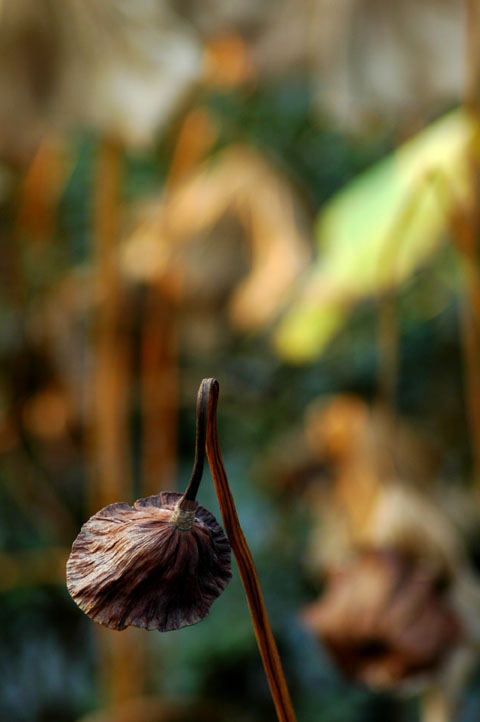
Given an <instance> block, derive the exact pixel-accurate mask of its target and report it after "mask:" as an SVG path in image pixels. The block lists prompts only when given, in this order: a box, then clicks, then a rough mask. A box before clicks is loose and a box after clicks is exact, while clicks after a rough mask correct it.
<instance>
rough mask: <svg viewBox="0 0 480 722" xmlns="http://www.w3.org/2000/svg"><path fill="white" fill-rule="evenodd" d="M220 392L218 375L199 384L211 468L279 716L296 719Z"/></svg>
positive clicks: (288, 721)
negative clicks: (229, 455) (227, 447)
mask: <svg viewBox="0 0 480 722" xmlns="http://www.w3.org/2000/svg"><path fill="white" fill-rule="evenodd" d="M218 395H219V385H218V381H216V380H215V379H204V380H203V381H202V383H201V385H200V389H199V392H198V398H199V400H200V399H202V403H205V399H208V413H207V435H206V449H207V456H208V461H209V464H210V470H211V472H212V477H213V481H214V484H215V491H216V493H217V498H218V503H219V505H220V511H221V513H222V518H223V524H224V526H225V531H226V534H227V537H228V540H229V542H230V544H231V547H232V551H233V554H234V556H235V560H236V562H237V566H238V569H239V572H240V577H241V579H242V584H243V586H244V589H245V593H246V596H247V601H248V606H249V609H250V615H251V617H252V623H253V628H254V630H255V636H256V638H257V643H258V648H259V650H260V655H261V657H262V662H263V666H264V669H265V674H266V675H267V680H268V684H269V687H270V692H271V694H272V697H273V701H274V704H275V708H276V711H277V716H278V719H279V720H280V722H295V713H294V711H293V707H292V702H291V700H290V694H289V691H288V687H287V683H286V681H285V676H284V674H283V669H282V664H281V661H280V657H279V654H278V650H277V645H276V643H275V639H274V637H273V633H272V629H271V627H270V622H269V619H268V614H267V610H266V608H265V603H264V601H263V595H262V590H261V588H260V582H259V580H258V576H257V572H256V570H255V564H254V562H253V559H252V555H251V553H250V549H249V548H248V544H247V541H246V539H245V536H244V534H243V531H242V528H241V526H240V521H239V519H238V515H237V510H236V508H235V503H234V500H233V496H232V492H231V491H230V487H229V485H228V479H227V474H226V472H225V467H224V465H223V460H222V455H221V451H220V445H219V442H218V434H217V403H218Z"/></svg>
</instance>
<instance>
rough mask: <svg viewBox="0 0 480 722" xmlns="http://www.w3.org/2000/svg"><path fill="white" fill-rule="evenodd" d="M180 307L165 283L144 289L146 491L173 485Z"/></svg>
mask: <svg viewBox="0 0 480 722" xmlns="http://www.w3.org/2000/svg"><path fill="white" fill-rule="evenodd" d="M177 323H178V322H177V313H176V309H175V308H174V307H173V304H172V303H171V301H169V300H168V298H167V297H166V296H165V294H164V293H163V290H162V288H161V286H160V285H159V284H158V283H156V282H153V283H151V284H150V285H149V286H148V288H147V289H146V302H145V307H144V312H143V319H142V342H141V359H140V365H141V368H140V382H141V401H142V429H143V431H142V436H143V443H142V478H143V482H142V484H143V486H142V489H143V492H144V495H145V496H148V495H149V494H157V493H158V491H159V490H163V491H164V490H166V489H173V488H174V487H175V476H176V467H177V460H176V451H177V425H178V339H177V336H178V329H177Z"/></svg>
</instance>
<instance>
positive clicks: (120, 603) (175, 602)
mask: <svg viewBox="0 0 480 722" xmlns="http://www.w3.org/2000/svg"><path fill="white" fill-rule="evenodd" d="M230 578H231V567H230V544H229V543H228V541H227V539H226V537H225V535H224V534H223V531H222V529H221V527H220V526H219V524H218V523H217V521H216V520H215V517H214V516H213V515H212V514H211V513H210V512H209V511H208V510H207V509H205V508H204V507H203V506H200V505H199V504H197V502H196V501H193V500H189V499H186V498H185V495H181V494H178V493H174V492H162V493H161V494H158V495H156V496H149V497H147V498H146V499H138V501H136V502H135V504H134V505H133V507H131V506H129V505H128V504H124V503H118V504H110V505H109V506H106V507H105V508H104V509H101V510H100V511H99V512H97V513H96V514H95V515H94V516H92V517H91V518H90V519H89V520H88V521H87V522H86V524H84V525H83V527H82V530H81V532H80V534H79V535H78V537H77V538H76V540H75V542H74V544H73V548H72V553H71V555H70V558H69V560H68V563H67V587H68V591H69V592H70V594H71V596H72V597H73V599H74V600H75V602H76V603H77V604H78V606H79V607H80V609H82V610H83V611H84V612H85V613H86V614H88V616H89V617H91V618H92V619H93V620H94V621H95V622H99V623H100V624H103V625H105V626H106V627H111V628H112V629H117V630H122V629H125V627H128V626H134V627H143V628H145V629H158V630H159V631H161V632H167V631H170V630H173V629H179V628H181V627H186V626H189V625H191V624H196V623H197V622H200V621H201V620H202V619H204V617H206V616H207V614H208V613H209V611H210V607H211V605H212V603H213V602H214V601H215V599H216V598H217V597H218V596H219V595H220V594H221V593H222V592H223V590H224V589H225V587H226V586H227V584H228V582H229V581H230Z"/></svg>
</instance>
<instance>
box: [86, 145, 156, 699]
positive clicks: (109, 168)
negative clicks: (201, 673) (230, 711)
mask: <svg viewBox="0 0 480 722" xmlns="http://www.w3.org/2000/svg"><path fill="white" fill-rule="evenodd" d="M122 182H123V150H122V148H121V146H120V145H118V144H117V143H115V142H113V141H110V140H106V139H104V140H102V141H101V142H100V145H99V149H98V161H97V177H96V188H95V218H94V232H95V233H94V235H95V248H94V251H95V256H94V263H95V280H96V286H95V291H96V301H97V308H96V317H95V322H94V337H93V365H92V379H91V393H92V396H91V405H92V425H91V432H90V449H89V452H90V462H91V463H90V467H91V478H90V490H89V491H90V499H89V502H90V506H91V510H92V513H93V512H94V511H97V510H98V508H99V507H103V506H106V505H107V504H111V503H112V502H114V501H117V500H118V499H125V498H127V499H128V498H130V496H131V493H132V488H131V476H130V473H129V470H130V439H129V423H128V401H129V396H128V393H129V339H128V334H127V331H126V328H125V308H124V305H125V304H124V300H123V298H122V289H121V286H120V277H119V273H118V269H117V250H118V232H119V224H120V208H121V188H122ZM97 641H98V656H99V673H98V674H99V678H100V680H101V689H102V693H103V695H104V697H105V702H108V703H109V704H119V703H121V702H124V701H125V700H127V699H130V698H132V697H137V696H139V695H141V694H142V693H143V691H144V683H145V676H144V674H142V673H141V668H142V666H143V664H144V663H143V662H142V661H141V660H142V659H143V657H144V655H145V646H144V642H143V638H138V635H135V632H134V631H133V630H127V631H126V632H124V634H123V635H114V636H112V635H109V634H108V632H105V630H102V629H98V630H97Z"/></svg>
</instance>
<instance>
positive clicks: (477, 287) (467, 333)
mask: <svg viewBox="0 0 480 722" xmlns="http://www.w3.org/2000/svg"><path fill="white" fill-rule="evenodd" d="M465 35H466V78H465V89H464V105H465V108H466V109H467V110H468V111H469V112H470V113H471V114H472V115H473V117H474V119H475V121H476V131H475V133H474V137H473V140H472V144H471V149H470V173H471V179H472V191H473V192H472V200H471V203H470V207H469V208H468V209H467V211H466V212H465V213H464V214H463V217H461V218H458V219H456V223H455V222H454V224H453V241H454V244H455V246H456V248H457V251H458V253H459V256H460V262H461V271H462V276H463V282H464V283H463V294H462V295H463V298H462V299H461V300H462V303H461V306H460V329H461V336H462V346H463V356H464V366H465V387H466V389H465V394H466V408H467V414H468V421H469V426H470V440H471V447H472V456H473V467H474V476H475V478H476V482H477V485H478V484H480V375H479V368H480V271H479V263H480V246H479V234H480V204H479V193H480V158H479V148H480V130H479V128H480V0H466V26H465ZM460 212H461V211H460Z"/></svg>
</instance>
